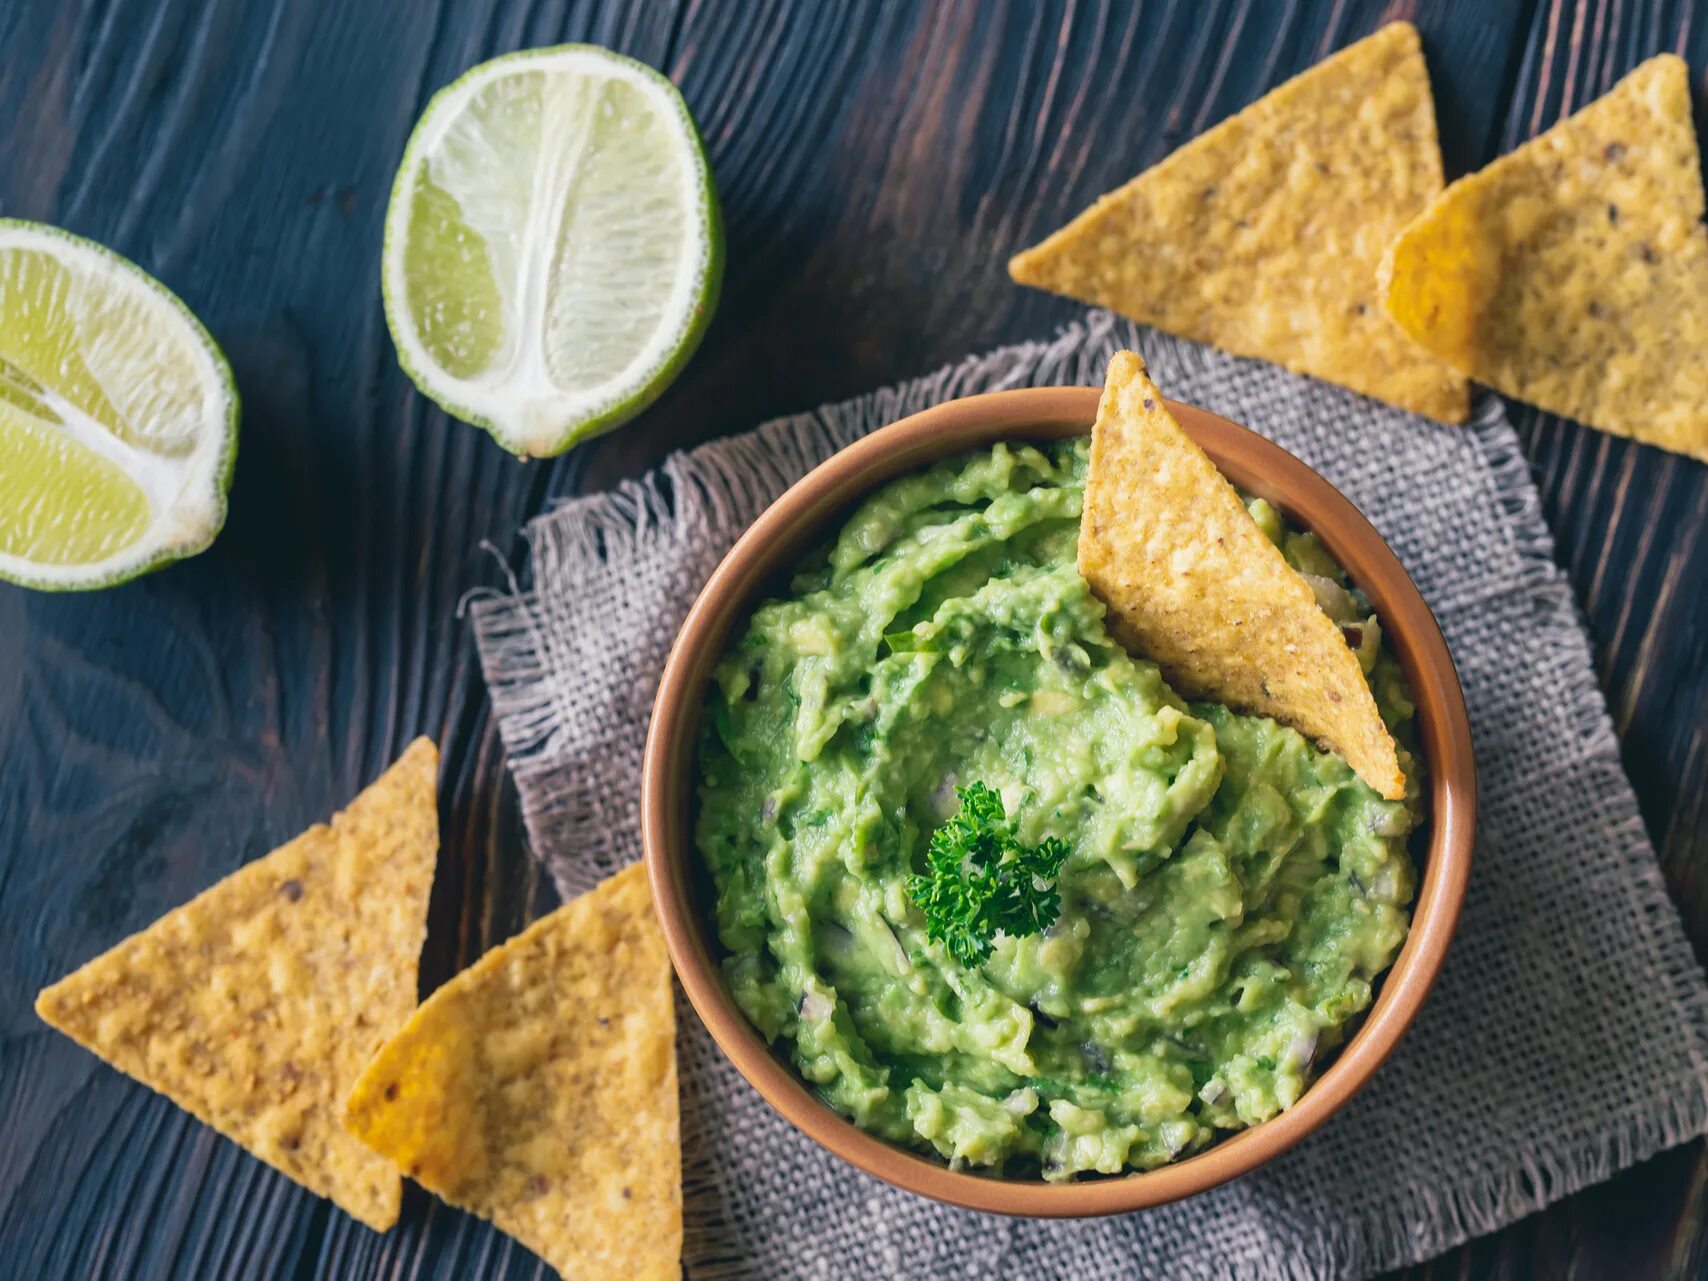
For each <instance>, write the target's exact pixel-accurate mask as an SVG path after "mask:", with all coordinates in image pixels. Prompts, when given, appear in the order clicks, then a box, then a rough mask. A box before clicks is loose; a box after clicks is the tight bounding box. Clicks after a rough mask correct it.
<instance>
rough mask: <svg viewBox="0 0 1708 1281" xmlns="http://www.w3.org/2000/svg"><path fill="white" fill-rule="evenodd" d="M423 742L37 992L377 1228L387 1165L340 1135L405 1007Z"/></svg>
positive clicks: (427, 767) (49, 1018)
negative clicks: (358, 1084) (266, 850)
mask: <svg viewBox="0 0 1708 1281" xmlns="http://www.w3.org/2000/svg"><path fill="white" fill-rule="evenodd" d="M438 771H439V753H438V749H437V748H435V747H434V746H433V744H432V743H431V742H430V741H428V740H427V739H425V738H422V739H417V740H416V741H415V742H414V743H413V744H412V745H411V746H410V748H409V750H408V751H406V752H405V753H404V754H403V756H402V757H401V758H400V759H399V760H398V761H397V763H396V764H394V765H393V766H392V767H391V768H390V769H389V770H387V771H386V772H385V773H384V774H382V775H381V776H380V777H379V779H378V780H377V781H376V782H374V783H373V784H372V786H370V787H369V788H368V789H367V790H366V791H365V792H363V793H362V794H361V795H360V796H358V797H356V799H355V800H354V801H352V802H351V803H350V807H349V808H348V809H346V810H345V811H344V812H343V813H341V814H338V815H336V816H335V817H334V818H333V820H332V824H331V826H329V827H328V826H316V827H311V828H309V830H308V831H306V832H304V833H303V834H302V835H301V836H299V837H297V838H296V839H295V840H294V841H292V842H290V843H289V844H288V845H282V846H280V847H279V848H278V849H276V850H274V851H273V852H272V853H271V854H269V855H267V856H266V857H265V858H262V859H259V860H257V861H256V862H253V863H250V864H248V865H247V866H245V867H242V868H239V869H238V870H237V871H235V872H233V873H232V874H231V875H230V876H228V877H226V878H225V879H224V880H223V881H221V882H219V884H217V885H215V886H213V887H212V888H211V889H208V890H206V891H204V892H203V893H202V894H200V895H198V896H197V897H196V898H194V899H191V900H190V901H189V902H188V903H186V904H184V906H182V907H180V908H178V909H177V910H175V911H172V912H169V913H167V914H166V915H165V916H163V917H161V918H160V919H159V920H158V921H156V922H155V923H154V924H153V925H151V926H149V927H148V928H147V929H146V930H143V931H142V932H141V933H140V934H134V935H132V936H131V937H130V938H128V939H126V940H125V941H124V942H122V943H120V944H119V945H118V946H117V947H115V948H113V949H112V950H111V951H110V952H107V953H106V954H105V955H102V956H98V957H96V958H95V959H94V960H92V961H90V962H89V963H88V964H87V965H85V966H84V967H83V968H82V969H80V970H78V971H77V972H76V973H74V974H71V975H69V976H67V977H66V978H63V979H61V980H60V981H59V982H58V983H55V984H54V985H53V986H52V987H50V988H48V989H46V990H45V991H44V992H42V994H41V995H40V996H38V997H37V998H36V1013H37V1014H39V1015H41V1017H42V1019H43V1021H44V1022H46V1023H48V1024H49V1025H51V1026H53V1027H55V1028H58V1029H59V1030H60V1031H61V1032H63V1033H65V1034H66V1035H67V1036H69V1037H71V1038H72V1039H73V1040H75V1041H77V1042H78V1043H79V1044H81V1045H83V1046H84V1047H85V1048H87V1049H89V1050H92V1051H94V1052H95V1053H96V1054H98V1055H100V1056H101V1057H102V1058H103V1059H105V1060H107V1062H109V1063H111V1064H112V1065H113V1066H114V1067H116V1068H118V1069H119V1070H120V1071H121V1072H124V1073H126V1074H127V1075H129V1076H133V1077H135V1078H136V1079H137V1080H138V1081H141V1082H142V1083H143V1084H144V1085H146V1086H148V1087H149V1088H150V1089H153V1090H158V1091H159V1092H160V1093H161V1094H164V1095H165V1096H166V1097H167V1098H169V1099H171V1100H172V1101H173V1102H174V1103H176V1104H177V1105H178V1106H179V1107H181V1108H183V1109H185V1110H186V1111H187V1112H190V1113H192V1114H194V1115H195V1116H197V1117H199V1118H200V1119H201V1120H203V1121H205V1122H206V1123H207V1124H208V1125H211V1126H212V1127H213V1128H214V1129H216V1130H218V1131H219V1132H220V1133H221V1134H223V1135H225V1136H226V1137H227V1138H229V1139H232V1140H233V1141H235V1142H236V1143H238V1144H240V1145H241V1146H242V1147H244V1148H247V1149H248V1150H249V1151H250V1152H253V1153H254V1154H255V1155H256V1156H258V1157H260V1158H261V1159H262V1160H263V1161H265V1162H267V1164H268V1165H271V1166H273V1167H274V1168H275V1169H277V1170H279V1171H281V1172H282V1173H284V1174H287V1175H289V1176H290V1177H291V1178H293V1179H295V1180H296V1181H297V1182H298V1183H300V1184H302V1185H303V1186H304V1187H305V1188H307V1189H309V1191H311V1192H317V1193H319V1194H320V1195H321V1196H324V1197H329V1198H331V1199H332V1200H333V1201H334V1202H336V1203H337V1204H338V1205H339V1206H340V1207H341V1208H342V1209H344V1210H346V1211H348V1212H349V1213H350V1214H352V1215H354V1216H355V1217H356V1218H358V1219H360V1220H361V1221H362V1222H363V1223H365V1224H367V1225H368V1226H369V1227H371V1228H374V1229H375V1230H377V1231H381V1232H383V1231H384V1230H385V1229H387V1228H389V1227H390V1226H391V1225H392V1224H393V1223H395V1222H396V1221H397V1207H398V1202H399V1199H400V1198H401V1196H402V1193H403V1187H402V1183H401V1181H400V1180H399V1179H398V1177H397V1171H396V1170H395V1169H393V1168H392V1167H391V1165H390V1164H389V1163H387V1162H386V1161H384V1160H382V1159H381V1158H379V1157H378V1156H375V1155H374V1153H372V1152H370V1151H369V1150H368V1149H367V1148H365V1147H363V1146H362V1145H361V1144H360V1143H358V1142H357V1141H356V1140H355V1139H354V1138H352V1137H351V1136H350V1135H349V1134H348V1133H347V1132H346V1131H345V1130H344V1128H343V1126H342V1125H341V1124H340V1120H341V1115H342V1111H343V1104H344V1097H345V1095H346V1094H347V1093H348V1092H349V1089H350V1086H351V1085H352V1084H353V1083H354V1082H355V1080H356V1078H357V1076H358V1075H360V1073H361V1071H362V1068H363V1067H364V1066H365V1065H366V1063H367V1062H368V1059H369V1058H370V1057H372V1055H373V1052H374V1050H375V1049H376V1048H377V1047H378V1046H379V1045H380V1044H381V1043H382V1042H383V1041H384V1040H385V1038H386V1037H388V1036H390V1035H391V1034H392V1033H393V1032H395V1031H396V1030H397V1029H398V1028H399V1027H401V1026H402V1025H403V1023H404V1021H405V1020H406V1019H407V1018H408V1017H409V1012H410V1011H411V1010H413V1009H414V1008H415V998H416V965H417V962H418V960H419V958H420V954H421V940H422V937H423V936H424V935H425V933H426V928H427V897H428V894H429V893H430V891H431V890H432V888H433V864H434V860H435V857H436V856H437V854H438V849H439V816H438V805H437V802H436V800H435V795H434V792H435V786H436V780H437V778H438Z"/></svg>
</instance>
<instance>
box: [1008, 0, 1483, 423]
mask: <svg viewBox="0 0 1708 1281" xmlns="http://www.w3.org/2000/svg"><path fill="white" fill-rule="evenodd" d="M1441 184H1442V178H1441V148H1440V145H1439V144H1438V143H1437V141H1436V135H1435V106H1434V102H1433V101H1432V100H1431V98H1430V95H1429V75H1428V72H1427V71H1426V70H1425V68H1424V64H1423V51H1422V48H1421V47H1420V45H1419V43H1418V37H1417V31H1416V29H1415V28H1413V27H1412V26H1411V25H1410V24H1409V23H1404V22H1396V23H1393V24H1391V25H1389V26H1386V27H1383V28H1382V29H1381V30H1380V31H1378V32H1377V33H1376V34H1375V35H1373V36H1370V37H1368V38H1367V39H1364V40H1361V41H1359V42H1358V43H1357V44H1355V45H1351V46H1350V47H1348V48H1346V49H1342V50H1341V51H1340V52H1339V53H1337V54H1335V55H1334V56H1333V57H1332V58H1329V59H1328V60H1327V61H1326V62H1321V63H1319V64H1317V65H1316V66H1315V67H1312V68H1311V69H1310V70H1308V71H1306V72H1304V73H1303V74H1301V75H1298V76H1295V77H1294V78H1293V79H1291V80H1289V81H1287V82H1286V83H1285V84H1283V85H1281V86H1280V87H1279V88H1277V89H1275V90H1273V91H1272V92H1270V93H1269V94H1268V95H1266V96H1265V97H1263V98H1260V99H1258V101H1256V102H1254V103H1252V105H1251V106H1249V107H1247V108H1246V109H1245V110H1244V111H1242V112H1240V113H1239V114H1238V115H1236V116H1233V117H1231V118H1229V119H1227V120H1224V121H1223V122H1222V123H1221V124H1219V125H1217V126H1216V127H1215V128H1214V129H1211V130H1210V131H1209V132H1208V133H1205V134H1202V135H1200V136H1199V137H1197V138H1195V139H1193V140H1192V141H1191V142H1189V143H1187V144H1186V145H1185V146H1183V147H1181V148H1180V149H1179V150H1178V151H1176V152H1174V153H1173V154H1172V155H1170V156H1168V157H1167V158H1166V159H1164V160H1163V161H1162V162H1161V163H1159V164H1157V165H1155V166H1154V167H1153V168H1150V169H1147V170H1146V171H1145V172H1144V173H1142V174H1140V175H1139V176H1138V177H1137V178H1134V179H1133V180H1132V181H1131V182H1129V183H1128V184H1127V185H1126V186H1124V187H1121V188H1120V189H1119V190H1117V191H1113V192H1111V193H1109V194H1108V195H1106V196H1104V197H1103V198H1102V199H1100V200H1099V201H1098V202H1097V203H1096V204H1094V205H1093V206H1092V207H1091V208H1090V209H1088V210H1086V211H1085V212H1084V213H1082V214H1080V215H1079V217H1077V218H1075V219H1074V220H1073V221H1072V222H1070V223H1069V224H1068V225H1067V226H1065V227H1063V228H1062V229H1061V230H1060V231H1058V232H1056V233H1055V234H1054V235H1053V236H1051V237H1050V238H1049V239H1048V240H1045V241H1044V242H1043V243H1042V244H1040V245H1038V246H1036V247H1035V248H1032V249H1028V250H1026V251H1025V252H1024V253H1022V254H1019V255H1018V256H1016V257H1015V258H1014V259H1013V260H1012V261H1011V262H1010V263H1009V264H1008V270H1009V274H1010V275H1012V276H1013V277H1014V279H1015V280H1017V281H1018V282H1019V283H1021V284H1023V285H1036V286H1037V287H1039V288H1041V289H1049V290H1053V291H1054V292H1056V293H1059V294H1066V295H1068V296H1069V297H1071V298H1078V299H1081V300H1082V301H1085V302H1090V303H1096V304H1098V305H1099V306H1103V307H1109V308H1111V309H1113V310H1115V311H1118V312H1120V313H1121V314H1122V315H1124V316H1129V317H1131V318H1132V319H1134V320H1137V321H1140V322H1142V323H1144V324H1148V325H1155V326H1156V327H1157V328H1159V329H1166V330H1169V331H1170V332H1172V333H1177V334H1181V335H1184V336H1185V337H1187V338H1192V339H1196V340H1197V341H1199V342H1206V343H1212V344H1214V345H1215V346H1217V347H1221V348H1223V349H1224V350H1226V351H1231V352H1234V353H1235V354H1237V355H1241V356H1256V357H1258V358H1259V359H1262V360H1268V361H1273V362H1274V363H1276V364H1278V365H1284V366H1286V367H1287V368H1288V369H1291V370H1294V371H1295V372H1297V373H1304V374H1311V375H1314V376H1315V377H1318V378H1324V379H1327V380H1328V381H1329V382H1334V383H1339V384H1340V385H1341V386H1343V387H1350V388H1352V390H1354V391H1358V392H1362V393H1364V394H1365V395H1367V396H1374V397H1376V398H1377V399H1378V400H1385V401H1387V402H1389V403H1390V404H1394V405H1398V406H1400V407H1401V408H1402V409H1409V410H1411V411H1412V412H1414V413H1419V414H1427V415H1429V416H1430V417H1432V418H1439V419H1443V420H1445V421H1447V422H1461V421H1463V420H1464V418H1465V414H1466V412H1467V410H1468V408H1469V403H1470V402H1469V388H1468V387H1467V385H1466V383H1465V380H1464V379H1463V378H1462V377H1460V376H1459V374H1458V373H1457V372H1455V371H1454V370H1453V369H1451V368H1450V367H1449V366H1447V365H1445V364H1443V363H1442V362H1440V361H1439V360H1437V359H1436V358H1435V357H1434V356H1432V355H1430V354H1429V353H1428V352H1427V351H1425V350H1423V349H1422V348H1420V347H1418V346H1416V345H1415V344H1413V343H1412V342H1410V341H1408V340H1407V338H1406V336H1405V335H1404V334H1403V333H1401V332H1400V330H1399V329H1398V328H1396V327H1395V326H1394V324H1393V323H1392V322H1391V321H1390V320H1389V319H1388V318H1387V317H1386V316H1385V315H1384V314H1383V312H1382V308H1381V305H1380V302H1379V298H1378V292H1377V288H1376V268H1377V265H1378V264H1379V263H1380V262H1381V259H1382V251H1383V250H1384V249H1386V248H1387V246H1388V242H1389V241H1390V240H1392V239H1393V237H1394V235H1395V234H1396V233H1397V232H1398V231H1399V230H1400V228H1401V227H1403V226H1405V225H1406V223H1407V222H1409V221H1410V220H1411V219H1412V218H1413V217H1415V216H1416V215H1417V214H1418V213H1419V212H1421V211H1422V210H1423V209H1424V207H1425V206H1426V205H1428V203H1429V201H1430V199H1431V198H1432V197H1434V196H1435V195H1436V194H1437V193H1438V192H1440V190H1441Z"/></svg>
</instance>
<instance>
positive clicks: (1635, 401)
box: [1382, 54, 1708, 461]
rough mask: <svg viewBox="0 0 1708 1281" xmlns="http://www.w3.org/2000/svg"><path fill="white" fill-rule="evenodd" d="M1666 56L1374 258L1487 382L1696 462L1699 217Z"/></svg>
mask: <svg viewBox="0 0 1708 1281" xmlns="http://www.w3.org/2000/svg"><path fill="white" fill-rule="evenodd" d="M1702 213H1703V192H1702V177H1701V173H1700V171H1699V170H1698V167H1697V158H1696V131H1695V128H1694V127H1693V125H1692V124H1691V119H1690V83H1689V76H1688V72H1687V71H1686V68H1685V65H1684V62H1683V61H1682V60H1681V59H1679V58H1676V57H1674V56H1672V55H1671V54H1663V55H1662V56H1660V57H1658V58H1651V59H1649V61H1647V62H1645V63H1643V65H1642V66H1640V67H1638V68H1637V69H1636V70H1635V71H1633V72H1632V73H1631V74H1630V75H1628V76H1626V77H1625V78H1624V79H1623V80H1621V81H1620V82H1619V83H1618V84H1617V85H1615V86H1614V88H1613V90H1612V91H1611V92H1610V93H1608V94H1607V95H1605V96H1604V97H1602V98H1599V99H1597V100H1596V101H1595V102H1592V103H1591V104H1590V105H1589V106H1587V107H1585V108H1584V109H1583V110H1582V111H1580V112H1578V113H1577V114H1576V115H1574V116H1569V117H1567V118H1566V119H1565V120H1563V121H1561V122H1560V123H1559V124H1557V125H1555V126H1554V127H1553V128H1552V129H1550V130H1548V131H1547V132H1546V133H1544V134H1542V135H1540V136H1539V137H1536V138H1532V139H1531V140H1530V141H1529V142H1527V143H1525V144H1524V145H1523V146H1521V147H1519V148H1518V149H1517V150H1516V151H1513V152H1511V153H1510V154H1508V155H1505V156H1502V157H1501V158H1500V159H1499V160H1496V161H1495V162H1494V163H1493V164H1491V165H1490V166H1489V167H1488V168H1486V169H1484V170H1482V171H1480V172H1478V173H1474V174H1471V175H1470V176H1469V177H1466V178H1461V179H1460V180H1459V181H1458V182H1456V183H1454V184H1453V185H1452V186H1451V187H1449V188H1448V189H1447V190H1446V191H1445V192H1443V193H1442V194H1441V196H1440V197H1438V198H1437V199H1436V201H1435V203H1434V204H1432V205H1430V207H1429V209H1428V210H1427V211H1425V212H1424V213H1423V214H1422V215H1421V216H1420V217H1419V218H1418V219H1417V221H1416V222H1414V223H1412V224H1411V226H1409V227H1407V228H1406V229H1405V231H1404V232H1402V233H1401V235H1400V237H1399V239H1398V240H1396V241H1395V242H1394V245H1393V247H1392V248H1391V249H1390V250H1389V251H1388V256H1387V259H1386V260H1385V261H1384V262H1383V264H1382V282H1383V289H1384V292H1385V299H1384V301H1385V304H1386V306H1387V309H1388V311H1389V312H1390V313H1391V314H1392V315H1393V317H1394V318H1395V319H1396V320H1397V321H1398V322H1399V323H1400V324H1401V325H1402V326H1403V327H1404V328H1405V329H1406V331H1407V332H1408V333H1410V334H1411V335H1412V337H1414V338H1415V339H1417V341H1418V342H1420V343H1422V344H1423V345H1424V346H1426V347H1428V348H1429V349H1430V350H1431V351H1434V352H1436V353H1438V354H1439V355H1441V356H1443V357H1444V358H1446V359H1447V360H1448V361H1451V362H1452V363H1453V364H1454V365H1455V366H1457V367H1458V368H1460V369H1462V370H1464V371H1465V372H1466V373H1468V374H1470V375H1471V376H1472V377H1473V378H1476V379H1478V380H1480V381H1482V382H1485V383H1488V384H1489V385H1490V386H1491V387H1494V388H1495V389H1496V390H1498V391H1502V392H1505V393H1506V394H1507V395H1509V396H1515V397H1517V398H1518V399H1520V400H1528V401H1530V402H1532V403H1534V404H1537V405H1540V406H1541V407H1542V408H1543V409H1546V410H1550V411H1551V412H1553V413H1556V414H1564V415H1566V416H1567V417H1570V418H1576V419H1577V420H1579V421H1580V422H1584V423H1588V424H1589V425H1590V426H1591V427H1597V428H1600V429H1601V430H1602V431H1606V432H1612V433H1613V434H1614V435H1617V436H1630V437H1633V438H1634V439H1636V440H1642V441H1647V442H1648V443H1649V444H1651V445H1659V446H1660V447H1661V448H1662V449H1670V450H1673V451H1674V452H1676V453H1680V454H1688V455H1690V456H1691V457H1693V458H1700V459H1702V460H1704V461H1708V229H1705V228H1704V227H1703V225H1702Z"/></svg>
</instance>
